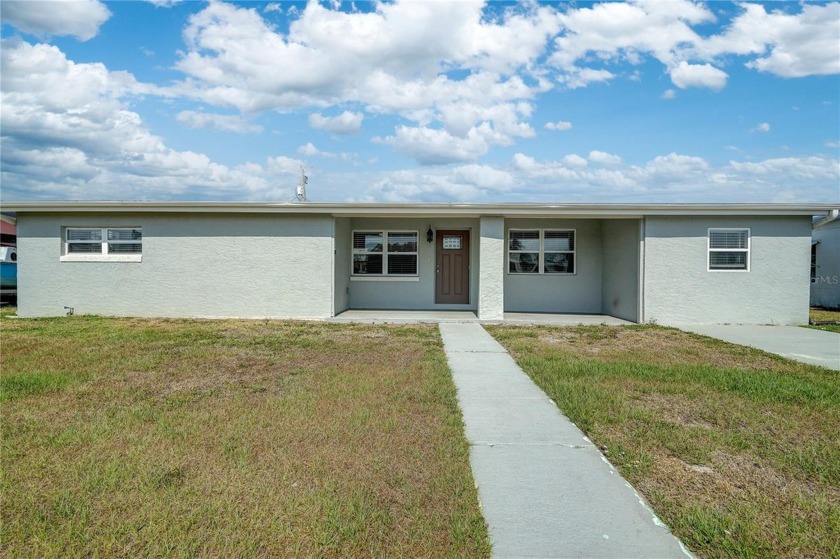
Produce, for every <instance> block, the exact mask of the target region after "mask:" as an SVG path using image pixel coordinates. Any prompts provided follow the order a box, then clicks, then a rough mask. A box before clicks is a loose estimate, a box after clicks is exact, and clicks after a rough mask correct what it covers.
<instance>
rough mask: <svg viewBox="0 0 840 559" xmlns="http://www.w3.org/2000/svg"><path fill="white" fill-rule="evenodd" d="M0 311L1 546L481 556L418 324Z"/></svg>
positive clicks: (463, 468)
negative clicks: (28, 315) (25, 315)
mask: <svg viewBox="0 0 840 559" xmlns="http://www.w3.org/2000/svg"><path fill="white" fill-rule="evenodd" d="M10 312H13V311H4V312H3V315H4V317H3V318H2V320H0V327H2V375H0V387H1V388H2V392H0V406H2V482H0V488H1V489H2V499H3V502H2V532H0V555H3V556H6V557H112V556H122V557H152V556H153V557H281V556H285V557H297V556H324V557H341V556H344V557H347V556H353V557H359V556H368V557H385V556H392V557H400V556H405V557H487V556H488V555H489V544H488V539H487V534H486V528H485V524H484V521H483V519H482V517H481V514H480V511H479V508H478V502H477V495H476V490H475V487H474V482H473V479H472V475H471V472H470V467H469V461H468V452H469V451H468V444H467V442H466V441H465V439H464V436H463V424H462V421H461V415H460V412H459V410H458V407H457V404H456V399H455V389H454V386H453V384H452V381H451V378H450V375H449V372H448V369H447V366H446V360H445V356H444V353H443V351H442V349H441V342H440V339H439V335H438V332H437V329H436V328H435V327H433V326H403V327H397V326H355V325H337V324H323V323H297V322H273V321H272V322H269V321H265V322H262V321H187V320H135V319H105V318H95V317H69V318H60V319H40V320H27V319H15V318H8V315H9V314H10Z"/></svg>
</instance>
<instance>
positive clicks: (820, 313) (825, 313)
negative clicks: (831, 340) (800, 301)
mask: <svg viewBox="0 0 840 559" xmlns="http://www.w3.org/2000/svg"><path fill="white" fill-rule="evenodd" d="M810 321H811V325H810V326H809V328H816V329H817V330H825V331H827V332H836V333H838V334H840V309H821V308H816V307H811V311H810Z"/></svg>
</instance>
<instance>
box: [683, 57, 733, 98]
mask: <svg viewBox="0 0 840 559" xmlns="http://www.w3.org/2000/svg"><path fill="white" fill-rule="evenodd" d="M670 73H671V81H672V82H673V83H674V85H675V86H677V87H679V88H680V89H687V88H689V87H708V88H709V89H713V90H715V91H720V90H721V89H723V88H724V86H725V85H726V79H727V78H728V77H729V76H728V74H727V73H726V72H724V71H723V70H718V69H717V68H715V67H714V66H712V65H711V64H689V63H688V62H685V61H682V62H680V63H679V64H677V65H676V66H675V67H674V68H671V72H670Z"/></svg>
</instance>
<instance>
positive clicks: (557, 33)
mask: <svg viewBox="0 0 840 559" xmlns="http://www.w3.org/2000/svg"><path fill="white" fill-rule="evenodd" d="M0 15H2V23H3V25H2V41H3V44H2V66H0V90H2V111H0V134H2V140H1V141H2V145H0V148H2V152H0V180H2V197H3V199H6V200H9V199H34V198H41V199H108V200H142V199H208V200H270V201H286V200H289V199H291V198H292V196H293V194H294V187H295V185H296V183H297V180H298V174H299V168H300V166H301V165H303V166H305V168H306V172H307V175H309V177H310V180H309V186H308V193H309V198H310V200H313V201H349V200H353V201H421V202H423V201H428V202H431V201H435V202H455V201H463V202H487V203H491V202H556V203H562V202H840V3H837V2H830V3H829V2H803V3H794V2H769V3H756V2H745V3H737V4H736V3H729V2H705V3H704V2H690V1H688V0H658V1H657V0H654V1H638V2H632V3H618V2H608V3H604V2H573V3H567V2H551V3H537V2H533V1H528V2H480V1H473V0H459V1H457V2H456V1H444V0H435V1H411V2H409V1H392V2H355V3H350V2H347V3H343V2H221V1H212V2H193V1H182V2H179V1H173V0H150V1H125V2H122V1H121V2H100V1H98V0H89V1H84V2H83V1H78V0H68V1H38V0H27V1H20V2H18V1H14V0H4V1H3V2H2V3H0Z"/></svg>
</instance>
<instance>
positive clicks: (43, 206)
mask: <svg viewBox="0 0 840 559" xmlns="http://www.w3.org/2000/svg"><path fill="white" fill-rule="evenodd" d="M2 206H3V209H4V210H5V211H11V212H16V213H18V214H20V213H259V214H266V213H276V214H298V215H300V214H303V215H329V216H335V217H400V216H405V217H478V216H499V217H508V218H515V217H534V218H551V217H577V218H589V219H604V218H624V219H628V218H635V219H638V218H641V217H643V216H708V215H752V216H758V215H774V216H780V215H812V216H814V215H829V214H830V213H831V211H832V210H834V209H836V208H837V207H838V204H377V203H346V204H341V203H336V204H325V203H270V202H180V201H178V202H169V201H162V202H116V201H101V202H87V201H13V202H4V203H3V204H2Z"/></svg>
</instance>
